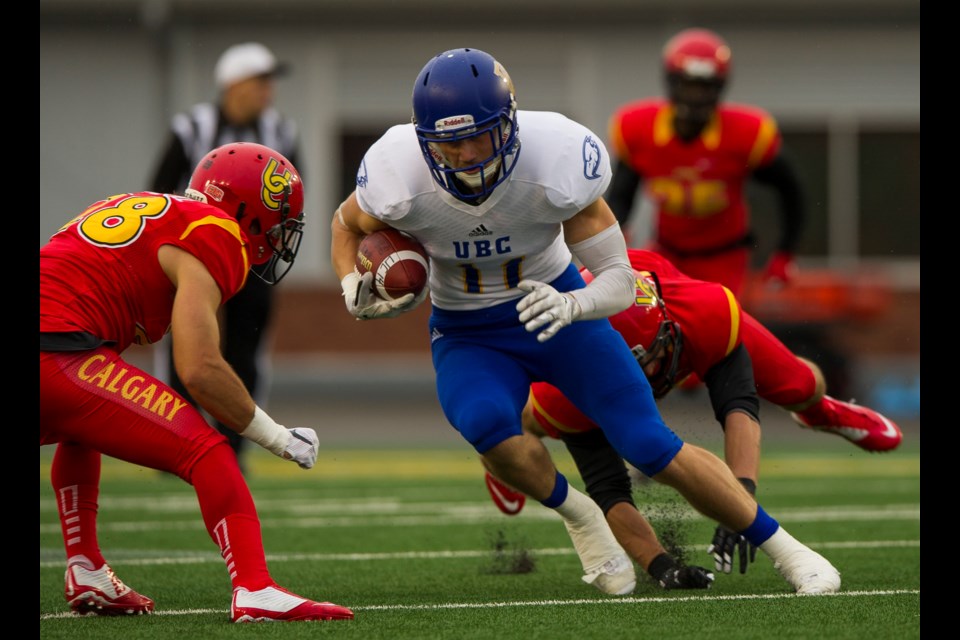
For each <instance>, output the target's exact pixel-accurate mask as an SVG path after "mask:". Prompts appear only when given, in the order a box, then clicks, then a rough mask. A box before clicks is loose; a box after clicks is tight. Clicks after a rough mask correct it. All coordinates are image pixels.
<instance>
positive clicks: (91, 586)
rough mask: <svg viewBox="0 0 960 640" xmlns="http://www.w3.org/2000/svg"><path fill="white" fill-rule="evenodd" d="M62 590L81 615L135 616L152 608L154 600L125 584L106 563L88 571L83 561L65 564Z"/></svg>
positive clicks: (148, 611)
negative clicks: (64, 582) (64, 584)
mask: <svg viewBox="0 0 960 640" xmlns="http://www.w3.org/2000/svg"><path fill="white" fill-rule="evenodd" d="M65 578H66V583H67V584H66V587H65V588H64V594H65V595H66V596H67V602H68V603H69V604H70V608H71V609H73V610H74V611H75V612H76V613H79V614H80V615H86V614H88V613H95V614H96V615H98V616H137V615H142V614H146V613H150V612H151V611H153V600H151V599H150V598H148V597H146V596H144V595H140V594H139V593H137V592H136V591H134V590H133V589H131V588H130V587H128V586H127V585H125V584H123V582H122V581H121V580H120V578H118V577H117V575H116V574H115V573H114V572H113V569H111V568H110V567H109V566H108V565H106V564H104V565H103V566H102V567H100V568H99V569H95V570H93V571H91V570H90V569H88V568H86V567H85V566H84V565H83V563H82V562H75V563H74V564H71V565H69V566H68V567H67V573H66V576H65Z"/></svg>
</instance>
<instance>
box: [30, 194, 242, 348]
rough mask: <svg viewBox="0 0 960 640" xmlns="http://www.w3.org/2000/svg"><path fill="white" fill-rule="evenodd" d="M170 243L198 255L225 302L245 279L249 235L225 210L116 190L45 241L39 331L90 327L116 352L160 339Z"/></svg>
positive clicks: (170, 290)
mask: <svg viewBox="0 0 960 640" xmlns="http://www.w3.org/2000/svg"><path fill="white" fill-rule="evenodd" d="M164 244H170V245H175V246H177V247H180V248H181V249H183V250H185V251H188V252H190V253H191V254H192V255H194V256H195V257H196V258H197V259H199V260H200V261H201V262H202V263H203V264H204V265H205V266H206V267H207V270H208V271H209V272H210V275H211V276H213V279H214V280H215V281H216V283H217V285H218V286H219V287H220V293H221V295H222V302H226V301H227V300H228V299H229V298H231V297H232V296H233V295H235V294H236V293H237V291H239V290H240V289H241V288H242V287H243V285H244V283H245V282H246V278H247V274H248V272H249V268H250V259H249V254H248V243H247V240H246V237H245V236H244V235H243V232H242V231H241V230H240V227H239V225H238V224H237V221H236V220H234V219H233V218H231V217H230V216H228V215H227V214H226V213H224V212H223V211H221V210H220V209H218V208H216V207H212V206H210V205H207V204H204V203H201V202H197V201H194V200H189V199H186V198H182V197H178V196H171V195H164V194H159V193H152V192H140V193H127V194H121V195H116V196H111V197H110V198H107V199H105V200H101V201H99V202H95V203H94V204H92V205H90V206H89V207H87V209H86V210H85V211H84V212H83V213H81V214H80V215H78V216H77V217H76V218H74V219H73V220H71V221H70V222H69V223H67V224H66V225H64V226H63V227H61V228H60V230H59V231H57V233H55V234H54V235H53V237H52V238H51V239H50V242H49V243H47V244H46V245H44V246H43V247H41V248H40V331H41V332H71V331H86V332H88V333H92V334H94V335H96V336H97V337H99V338H102V339H103V340H107V341H110V342H112V343H113V344H112V347H113V348H114V349H116V350H117V351H123V350H124V349H126V348H127V347H128V346H130V345H131V344H149V343H153V342H157V341H158V340H160V339H161V338H162V337H163V335H164V334H165V333H166V332H167V331H168V330H169V328H170V318H171V312H172V310H173V295H174V292H175V289H174V286H173V283H171V282H170V279H169V278H167V276H166V274H165V273H164V272H163V270H162V269H161V267H160V262H159V260H158V259H157V251H158V250H159V248H160V246H161V245H164Z"/></svg>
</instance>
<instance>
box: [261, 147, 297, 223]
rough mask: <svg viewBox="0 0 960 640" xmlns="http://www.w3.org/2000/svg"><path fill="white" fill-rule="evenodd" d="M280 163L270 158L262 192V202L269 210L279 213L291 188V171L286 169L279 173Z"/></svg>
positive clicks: (264, 173)
mask: <svg viewBox="0 0 960 640" xmlns="http://www.w3.org/2000/svg"><path fill="white" fill-rule="evenodd" d="M279 166H280V162H278V161H277V159H276V158H270V162H268V163H267V167H266V169H264V170H263V189H262V190H261V191H260V201H261V202H262V203H263V206H265V207H266V208H267V209H270V210H271V211H279V210H280V206H281V205H282V204H283V201H284V193H285V192H286V189H287V187H288V186H290V176H291V174H290V170H289V169H284V170H283V171H281V172H280V173H277V167H279Z"/></svg>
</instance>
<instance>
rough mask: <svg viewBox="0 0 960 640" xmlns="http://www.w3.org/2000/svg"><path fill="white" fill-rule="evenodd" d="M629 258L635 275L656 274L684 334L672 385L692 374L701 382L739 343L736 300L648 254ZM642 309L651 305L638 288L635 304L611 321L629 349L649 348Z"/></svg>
mask: <svg viewBox="0 0 960 640" xmlns="http://www.w3.org/2000/svg"><path fill="white" fill-rule="evenodd" d="M628 254H629V256H630V264H631V266H633V269H634V271H636V272H638V273H639V274H644V273H649V272H654V273H656V274H657V278H658V279H659V280H660V288H661V290H662V295H663V300H664V304H665V305H666V309H667V313H668V314H669V316H670V317H671V318H672V319H673V320H674V321H675V322H676V323H677V324H679V325H680V329H681V331H682V332H683V351H682V352H681V354H680V362H679V365H678V366H679V369H678V371H677V382H680V381H681V380H683V378H685V377H687V376H688V375H690V374H691V373H695V374H697V376H699V377H700V379H701V380H702V379H703V377H704V376H705V375H706V373H707V371H709V370H710V367H712V366H713V365H715V364H717V363H718V362H720V361H721V360H723V359H724V358H725V357H727V356H728V355H729V354H730V352H731V351H733V350H734V349H735V348H736V347H737V345H739V344H740V342H741V338H740V305H739V303H738V302H737V299H736V297H734V295H733V294H732V293H730V291H729V290H728V289H727V288H726V287H724V286H722V285H719V284H717V283H715V282H704V281H702V280H693V279H691V278H688V277H687V276H685V275H684V274H682V273H680V271H678V270H677V268H676V267H675V266H673V265H672V264H671V263H670V262H669V261H667V260H666V259H665V258H663V257H662V256H660V255H658V254H656V253H653V252H652V251H644V250H642V249H630V250H629V251H628ZM645 304H650V300H649V298H646V297H644V296H643V295H642V289H641V288H640V285H639V284H638V289H637V301H636V303H635V304H634V305H633V306H630V307H628V308H627V309H625V310H624V311H621V312H620V313H618V314H616V315H614V316H611V318H610V323H611V324H612V325H613V328H614V329H616V330H617V331H618V332H620V334H621V335H622V336H623V338H624V340H626V341H627V344H628V345H630V346H631V347H633V346H634V345H636V344H643V343H645V342H648V340H646V339H645V336H649V335H650V333H651V329H650V327H649V326H646V327H645V326H644V324H645V319H646V314H645V313H644V312H643V305H645ZM644 346H649V345H648V344H644Z"/></svg>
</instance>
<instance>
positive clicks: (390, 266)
mask: <svg viewBox="0 0 960 640" xmlns="http://www.w3.org/2000/svg"><path fill="white" fill-rule="evenodd" d="M429 264H430V262H429V258H428V257H427V251H426V249H424V248H423V245H422V244H420V242H419V241H418V240H417V239H416V238H414V237H413V236H411V235H408V234H406V233H404V232H402V231H397V230H396V229H382V230H380V231H376V232H374V233H371V234H369V235H367V236H364V238H363V240H362V241H361V242H360V246H359V247H358V248H357V260H356V265H357V271H358V272H359V273H360V275H363V274H365V273H366V272H368V271H372V272H373V291H374V293H376V295H377V296H378V297H380V298H382V299H384V300H396V299H397V298H402V297H403V296H405V295H407V294H408V293H412V294H414V295H415V296H416V295H419V294H420V293H421V292H422V291H423V288H424V287H426V286H427V277H428V275H429Z"/></svg>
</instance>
